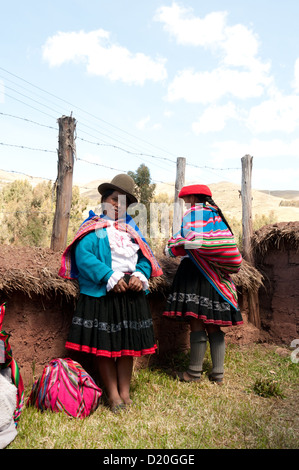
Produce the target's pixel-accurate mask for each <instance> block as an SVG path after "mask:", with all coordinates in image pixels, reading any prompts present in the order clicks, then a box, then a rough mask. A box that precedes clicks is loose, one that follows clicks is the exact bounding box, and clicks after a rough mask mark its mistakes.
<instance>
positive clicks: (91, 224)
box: [58, 211, 163, 279]
mask: <svg viewBox="0 0 299 470" xmlns="http://www.w3.org/2000/svg"><path fill="white" fill-rule="evenodd" d="M108 224H109V222H108V220H107V219H106V218H105V217H104V216H103V215H102V216H97V215H95V214H94V213H93V212H92V211H90V216H89V217H88V218H87V219H86V220H85V221H84V222H83V224H82V225H81V226H80V228H79V230H78V232H77V233H76V235H75V237H74V240H73V241H72V242H71V244H70V245H69V246H68V247H67V248H66V249H65V251H64V253H63V254H62V257H61V266H60V269H59V272H58V274H59V276H61V277H63V278H66V279H76V278H77V277H78V268H77V265H76V260H75V254H74V249H73V248H74V247H75V245H76V243H77V242H78V241H79V240H81V239H82V238H83V237H84V236H85V235H87V234H88V233H90V232H92V231H97V230H101V229H103V228H105V227H107V226H108ZM114 225H115V227H116V228H117V229H118V230H122V231H125V232H128V233H129V234H130V236H131V237H132V238H133V239H134V240H135V241H136V242H137V243H138V245H139V248H140V249H141V251H142V253H143V255H144V256H145V257H146V258H147V259H148V260H149V262H150V263H151V267H152V272H151V277H158V276H162V274H163V271H162V269H161V268H160V266H159V264H158V261H157V260H156V258H155V257H154V255H153V252H152V250H151V249H150V247H149V245H148V244H147V242H146V241H145V239H144V238H143V236H142V234H141V232H140V230H139V228H138V227H137V225H136V224H135V223H134V221H133V219H132V217H130V216H129V215H128V214H127V216H126V219H125V220H122V221H116V222H114Z"/></svg>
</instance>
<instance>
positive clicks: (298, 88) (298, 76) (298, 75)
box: [293, 59, 299, 93]
mask: <svg viewBox="0 0 299 470" xmlns="http://www.w3.org/2000/svg"><path fill="white" fill-rule="evenodd" d="M293 87H294V90H295V92H296V93H299V59H297V60H296V62H295V67H294V81H293Z"/></svg>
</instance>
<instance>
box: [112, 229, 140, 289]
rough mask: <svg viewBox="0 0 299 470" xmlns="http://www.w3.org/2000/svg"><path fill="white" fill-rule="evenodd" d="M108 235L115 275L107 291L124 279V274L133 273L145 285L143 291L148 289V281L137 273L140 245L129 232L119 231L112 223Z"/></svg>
mask: <svg viewBox="0 0 299 470" xmlns="http://www.w3.org/2000/svg"><path fill="white" fill-rule="evenodd" d="M107 233H108V238H109V244H110V248H111V257H112V269H113V271H114V272H113V274H112V275H111V277H110V278H109V280H108V283H107V291H108V292H109V291H110V290H111V289H113V287H114V286H115V285H116V284H117V283H118V281H119V280H120V279H121V278H122V277H123V275H124V273H127V272H129V273H132V275H134V276H136V277H138V279H140V280H141V282H142V285H143V290H146V289H148V280H147V278H146V277H145V276H144V275H143V274H142V273H141V272H140V271H135V269H136V264H137V260H138V253H137V252H138V250H139V245H138V244H137V243H133V241H132V239H131V237H130V235H129V234H128V233H127V232H122V231H120V230H117V229H116V228H115V226H114V225H113V222H110V225H109V226H108V227H107Z"/></svg>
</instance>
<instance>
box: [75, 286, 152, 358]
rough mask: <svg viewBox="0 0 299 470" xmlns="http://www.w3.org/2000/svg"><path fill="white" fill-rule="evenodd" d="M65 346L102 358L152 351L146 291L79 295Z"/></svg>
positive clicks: (136, 355)
mask: <svg viewBox="0 0 299 470" xmlns="http://www.w3.org/2000/svg"><path fill="white" fill-rule="evenodd" d="M66 348H68V349H73V350H76V351H83V352H87V353H91V354H94V355H96V356H105V357H121V356H133V357H140V356H143V355H147V354H153V353H155V351H156V349H157V346H156V342H155V337H154V329H153V321H152V316H151V312H150V308H149V304H148V300H147V298H146V295H145V293H144V292H143V291H142V292H134V291H127V292H126V293H121V294H117V293H113V292H111V293H108V294H107V295H105V296H103V297H99V298H96V297H91V296H88V295H85V294H80V296H79V299H78V304H77V308H76V312H75V314H74V316H73V319H72V324H71V327H70V330H69V335H68V339H67V342H66Z"/></svg>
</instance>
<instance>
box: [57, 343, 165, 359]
mask: <svg viewBox="0 0 299 470" xmlns="http://www.w3.org/2000/svg"><path fill="white" fill-rule="evenodd" d="M65 347H66V348H67V349H74V350H75V351H80V352H86V353H90V354H94V355H95V356H104V357H122V356H134V357H141V356H146V355H147V354H154V353H155V352H156V349H157V345H156V344H154V346H153V347H152V348H149V349H142V350H141V351H134V350H130V349H123V350H121V351H106V350H103V349H97V348H91V347H90V346H86V345H81V344H76V343H70V342H69V341H67V342H66V343H65Z"/></svg>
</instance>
